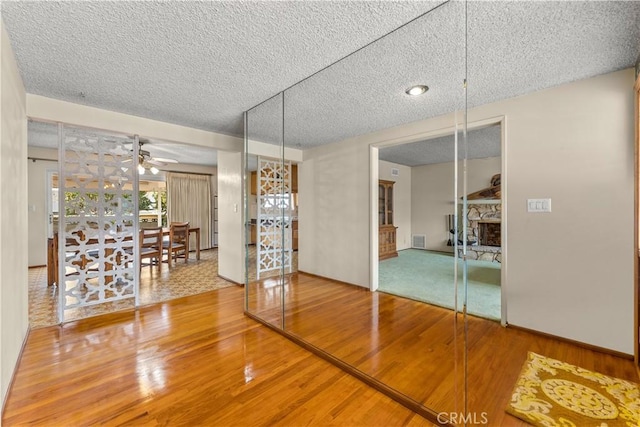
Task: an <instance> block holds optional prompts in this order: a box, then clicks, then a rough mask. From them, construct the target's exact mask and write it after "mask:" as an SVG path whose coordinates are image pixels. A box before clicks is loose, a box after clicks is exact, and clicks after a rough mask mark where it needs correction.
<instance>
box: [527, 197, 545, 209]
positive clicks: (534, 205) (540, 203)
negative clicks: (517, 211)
mask: <svg viewBox="0 0 640 427" xmlns="http://www.w3.org/2000/svg"><path fill="white" fill-rule="evenodd" d="M527 212H551V199H527Z"/></svg>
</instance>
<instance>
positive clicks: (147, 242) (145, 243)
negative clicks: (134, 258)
mask: <svg viewBox="0 0 640 427" xmlns="http://www.w3.org/2000/svg"><path fill="white" fill-rule="evenodd" d="M139 252H140V270H142V260H143V259H149V260H150V261H149V266H152V265H154V264H157V265H158V267H159V268H162V254H163V252H164V251H163V249H162V227H153V228H143V229H142V230H140V250H139Z"/></svg>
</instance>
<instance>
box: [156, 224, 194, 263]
mask: <svg viewBox="0 0 640 427" xmlns="http://www.w3.org/2000/svg"><path fill="white" fill-rule="evenodd" d="M162 247H163V249H164V250H166V251H167V262H168V263H169V267H171V260H172V259H173V260H175V261H177V259H178V256H179V255H178V253H180V252H181V253H182V255H180V256H184V262H185V263H186V262H187V261H188V259H189V223H188V222H172V223H171V224H170V225H169V240H168V241H164V242H162Z"/></svg>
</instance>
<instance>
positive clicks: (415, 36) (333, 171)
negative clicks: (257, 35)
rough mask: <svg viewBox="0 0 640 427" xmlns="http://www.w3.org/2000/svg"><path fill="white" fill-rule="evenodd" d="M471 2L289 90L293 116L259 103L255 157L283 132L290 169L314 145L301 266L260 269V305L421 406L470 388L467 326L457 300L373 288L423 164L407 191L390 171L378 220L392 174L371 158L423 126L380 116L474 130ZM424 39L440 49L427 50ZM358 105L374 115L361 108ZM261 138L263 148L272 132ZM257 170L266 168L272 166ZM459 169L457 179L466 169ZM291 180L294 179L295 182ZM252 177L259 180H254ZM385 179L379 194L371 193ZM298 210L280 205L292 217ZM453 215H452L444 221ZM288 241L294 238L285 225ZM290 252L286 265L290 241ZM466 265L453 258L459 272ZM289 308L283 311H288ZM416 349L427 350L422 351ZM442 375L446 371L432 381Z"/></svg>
mask: <svg viewBox="0 0 640 427" xmlns="http://www.w3.org/2000/svg"><path fill="white" fill-rule="evenodd" d="M463 6H464V5H463V4H462V3H459V2H451V3H447V4H443V5H441V6H439V7H438V8H436V9H434V10H432V11H431V12H430V13H427V14H426V15H424V16H422V17H420V18H418V19H416V20H415V21H413V22H410V23H408V24H407V25H405V26H403V27H401V28H399V29H398V30H396V31H395V32H393V33H391V34H389V35H387V36H386V37H384V38H382V39H380V40H378V41H376V42H375V43H373V44H371V45H369V46H367V47H365V48H364V49H362V50H360V51H358V52H355V53H354V54H352V55H350V56H348V57H347V58H345V59H343V60H341V61H339V62H337V63H336V64H333V65H332V66H331V67H329V68H327V69H325V70H323V71H322V72H320V73H318V74H316V75H314V76H312V77H310V78H308V79H306V80H304V81H302V82H300V83H299V84H297V85H295V86H293V87H291V88H289V89H287V90H286V91H285V92H284V93H283V94H282V101H283V103H284V117H281V116H280V112H281V111H282V107H283V106H282V104H281V103H280V100H279V97H274V98H272V99H271V100H269V101H267V102H265V103H263V104H261V105H259V106H257V107H256V108H254V109H252V110H250V111H248V113H247V138H246V141H247V146H246V151H247V158H248V159H251V158H254V157H255V158H263V157H264V156H263V154H264V153H260V152H259V149H258V148H256V146H257V144H259V143H263V142H266V143H269V142H271V141H277V139H278V137H279V136H280V137H282V138H283V140H284V146H285V147H286V148H289V149H291V150H290V152H287V150H286V149H285V150H284V152H283V162H282V164H281V167H282V170H283V171H287V170H288V163H289V162H291V161H292V158H293V157H294V153H293V152H294V151H295V150H298V151H301V150H304V159H303V162H302V163H301V164H299V165H298V168H297V181H298V188H299V192H297V193H296V194H297V199H298V200H296V207H297V213H298V216H297V217H296V218H297V219H299V225H298V227H297V229H299V232H300V239H299V244H298V250H297V251H293V253H295V254H296V255H297V261H298V268H299V270H300V272H299V274H293V275H290V274H288V271H284V274H283V275H282V276H281V277H280V278H267V279H263V278H262V277H257V276H256V277H255V278H254V277H253V276H251V275H249V277H248V286H247V298H248V311H249V312H250V313H251V314H254V315H256V316H258V317H260V318H261V319H263V320H266V321H268V322H269V323H270V324H271V325H274V326H276V327H279V328H283V329H284V330H285V331H286V332H288V333H290V334H293V335H295V336H297V337H299V338H301V339H302V340H304V341H305V342H306V343H308V344H311V345H312V346H314V347H316V348H317V349H320V350H322V351H324V352H327V353H328V354H330V355H331V356H332V357H336V358H338V359H340V360H342V361H343V362H345V363H347V364H348V365H350V366H351V367H352V368H353V369H355V370H357V371H359V372H360V373H363V374H365V375H367V376H369V377H371V378H373V379H374V380H376V381H378V382H380V383H381V384H386V385H387V386H389V387H392V388H393V389H394V390H396V391H397V392H398V393H399V394H401V395H404V396H406V397H408V398H409V399H411V400H413V401H415V402H417V403H418V404H419V405H424V406H425V407H428V408H435V409H437V410H438V411H442V412H444V411H448V412H451V411H454V410H455V407H456V402H458V401H461V399H462V393H461V392H462V386H461V383H462V378H463V375H462V372H463V371H462V365H461V362H462V355H463V353H464V352H463V345H464V342H463V341H461V340H457V339H456V335H457V334H456V329H455V328H456V325H455V322H456V317H455V316H454V315H453V312H452V311H450V310H447V309H442V308H440V307H435V308H434V307H431V306H428V305H426V304H424V303H423V302H419V301H414V300H411V299H407V298H398V297H396V296H392V295H389V294H386V293H381V292H371V290H375V285H374V281H375V282H377V277H376V278H375V279H374V278H373V277H372V274H371V271H370V270H372V269H374V270H376V271H377V266H374V265H373V264H374V263H375V264H376V265H377V263H378V260H379V258H380V257H379V247H380V246H378V245H373V242H374V241H378V242H379V235H380V233H381V231H380V230H379V225H383V226H387V228H390V229H392V230H393V231H396V229H397V228H398V227H400V226H399V225H398V226H396V223H397V224H402V226H401V230H400V232H401V233H403V235H405V236H410V234H411V222H410V208H408V207H406V206H405V208H404V210H402V209H400V211H401V214H400V215H399V216H398V215H396V214H394V212H393V210H394V206H395V207H397V206H398V203H407V202H409V200H403V198H402V197H399V198H396V197H394V196H393V191H398V194H401V195H402V196H404V195H405V194H404V193H406V192H409V193H410V192H411V179H410V174H408V175H406V176H403V177H398V178H397V179H396V180H395V181H400V179H404V182H402V183H399V185H398V188H397V189H395V190H394V189H393V185H392V183H393V182H395V181H394V180H387V181H388V182H389V186H388V187H387V188H386V189H385V190H384V192H385V194H386V196H385V202H384V203H386V204H387V206H386V208H385V210H386V213H385V219H384V221H383V223H384V224H378V218H379V215H378V210H379V208H380V207H379V205H378V201H379V197H378V188H379V183H380V182H381V181H380V180H381V179H382V176H378V175H379V174H378V172H375V173H372V172H374V171H372V170H371V168H370V165H371V164H374V165H375V168H374V169H375V171H377V170H378V158H377V154H375V155H374V156H372V157H370V147H371V146H372V144H383V143H386V144H389V141H392V140H397V139H402V140H406V141H410V140H415V138H416V136H415V135H414V134H415V133H416V132H415V131H414V132H411V131H405V130H403V131H402V132H401V133H393V132H389V130H387V129H383V128H381V127H380V123H386V124H388V123H395V124H398V125H400V124H403V123H407V122H414V121H416V120H420V119H424V118H426V117H430V116H434V115H440V114H443V113H449V114H448V116H447V117H446V118H445V119H444V120H442V122H441V123H442V125H443V126H446V128H447V132H453V131H454V130H455V129H461V127H462V125H463V121H464V114H463V111H462V110H461V109H462V108H464V77H465V75H464V70H465V68H464V7H463ZM445 35H446V38H447V40H448V42H447V43H434V40H438V39H441V38H442V37H445ZM425 52H428V53H429V55H428V56H430V57H432V58H439V59H440V61H437V62H436V61H424V60H420V61H417V60H416V58H419V57H424V53H425ZM381 58H384V60H381ZM426 80H428V81H426ZM416 84H427V85H430V86H431V87H430V89H429V91H428V92H427V93H426V94H425V95H426V96H424V97H422V98H421V97H413V96H411V95H408V94H407V93H405V91H406V90H407V89H408V88H409V87H410V86H413V85H416ZM390 88H392V90H390ZM452 111H453V113H452ZM354 116H359V117H361V118H362V120H357V121H354V120H350V119H349V118H350V117H354ZM283 118H284V128H283V129H281V128H280V127H279V126H280V125H281V124H282V122H283ZM279 131H283V134H282V135H280V134H279ZM367 134H370V135H367ZM460 134H461V135H462V132H461V133H460ZM361 135H367V136H366V137H361ZM358 138H362V139H361V140H357V139H358ZM419 138H421V139H426V137H423V136H420V137H419ZM459 139H462V138H459ZM252 143H253V144H254V146H253V147H252ZM327 143H329V145H327ZM329 147H331V148H329ZM328 148H329V149H328ZM260 149H264V147H263V146H262V145H260ZM445 150H446V151H447V156H448V159H449V162H450V163H451V164H453V163H454V161H455V158H456V157H455V156H456V153H457V150H456V147H455V144H454V143H453V141H452V142H451V143H449V144H448V146H447V147H446V148H445ZM376 153H377V151H376ZM271 158H272V159H275V158H277V157H276V156H272V157H271ZM248 163H249V162H248ZM274 167H275V165H274ZM252 174H254V175H255V172H254V171H251V170H248V169H247V170H246V177H247V179H248V180H252V178H251V175H252ZM257 175H258V177H260V172H259V166H258V172H257ZM283 175H287V174H286V173H284V174H283ZM451 177H452V180H453V177H454V175H453V172H452V173H451ZM258 181H259V180H258ZM281 184H283V185H284V188H286V182H284V181H283V182H282V183H281ZM252 185H253V184H251V183H248V184H247V187H248V188H250V187H251V186H252ZM257 187H258V192H257V193H258V194H257V195H256V196H255V197H256V200H255V202H254V200H253V197H252V195H251V191H250V190H249V191H248V193H249V202H248V206H249V207H250V208H251V209H253V208H252V206H253V204H254V203H255V204H256V206H257V209H256V211H257V213H253V212H249V213H248V215H247V218H249V221H252V220H253V216H255V217H256V218H257V222H258V228H260V223H261V221H262V219H261V214H260V208H261V207H260V204H261V202H260V200H261V199H264V197H265V196H266V194H267V193H268V189H267V190H265V189H262V190H261V189H260V186H259V185H258V186H257ZM400 187H402V188H400ZM372 190H373V192H375V193H376V195H375V197H374V196H373V195H372V194H370V193H372ZM447 190H448V199H447V203H448V205H447V208H448V213H450V214H454V213H455V209H454V208H453V207H454V206H455V200H454V199H455V194H454V186H453V185H449V186H448V189H447ZM288 197H289V196H288V194H287V192H286V191H281V192H280V198H281V199H288ZM298 203H299V204H298ZM287 215H289V213H282V215H281V219H282V222H283V224H285V230H286V229H287V227H288V225H286V220H287ZM445 219H446V216H442V218H441V220H442V221H443V227H444V226H445V224H444V221H445ZM372 221H374V222H373V223H372ZM371 225H373V227H371ZM456 228H457V227H456ZM296 231H298V230H296ZM456 231H457V230H456ZM389 239H390V243H396V244H397V248H396V252H397V250H403V249H409V248H410V244H411V242H410V239H409V238H404V239H402V241H400V242H395V241H396V237H395V236H391V237H389ZM248 241H249V242H250V244H249V245H248V254H249V257H248V259H249V264H248V266H247V270H248V271H249V272H250V271H253V269H255V268H258V269H259V268H260V262H259V259H257V260H256V261H254V259H256V258H252V256H253V255H252V251H255V252H259V251H260V249H261V248H262V247H263V246H264V247H272V246H273V245H274V244H273V243H272V242H270V241H269V240H268V239H265V238H261V237H260V236H257V240H256V241H255V244H252V243H253V242H254V241H253V237H251V236H249V238H248ZM283 241H284V242H285V244H287V245H289V243H288V241H287V238H286V236H285V239H284V240H283ZM380 255H382V256H383V257H384V254H380ZM283 259H284V260H285V266H286V253H285V256H283ZM450 259H451V260H453V257H451V258H450ZM453 269H454V264H453V262H452V263H451V264H450V266H449V270H450V272H452V271H453ZM278 280H280V281H278ZM446 280H447V282H448V283H447V286H446V288H447V290H446V291H445V292H446V293H448V294H449V296H450V299H451V300H455V298H454V297H453V295H454V293H455V283H454V280H455V275H454V274H452V273H451V274H449V275H448V276H447V279H446ZM270 285H273V286H270ZM372 287H373V289H372ZM267 301H268V303H267ZM280 309H282V312H281V314H282V316H283V317H282V319H280V318H278V314H277V313H278V310H280ZM460 325H462V322H461V323H460ZM462 330H463V329H462V327H461V326H460V331H462ZM402 349H404V350H407V351H402ZM415 354H423V355H428V357H427V358H426V359H424V358H415V357H413V356H412V355H415ZM421 378H431V381H423V380H422V379H421ZM434 378H441V379H442V380H441V381H433V379H434Z"/></svg>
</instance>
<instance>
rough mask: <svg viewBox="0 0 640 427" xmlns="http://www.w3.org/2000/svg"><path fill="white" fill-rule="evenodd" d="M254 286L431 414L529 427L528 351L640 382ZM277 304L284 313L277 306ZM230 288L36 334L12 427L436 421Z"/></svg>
mask: <svg viewBox="0 0 640 427" xmlns="http://www.w3.org/2000/svg"><path fill="white" fill-rule="evenodd" d="M275 284H277V279H268V280H264V281H263V282H261V283H260V284H259V285H250V290H251V298H250V303H251V304H250V305H251V307H252V308H253V309H255V310H256V312H258V313H260V314H261V315H263V316H266V317H270V318H273V319H275V320H278V321H282V320H284V324H285V328H286V329H287V331H289V332H291V333H294V334H296V335H297V336H299V337H302V338H304V340H305V341H307V342H308V343H310V344H312V345H314V346H316V347H320V348H323V349H325V350H326V351H328V352H329V353H331V354H333V355H334V356H338V357H340V358H341V359H343V360H345V361H347V362H349V363H350V364H351V365H353V366H354V367H356V368H357V369H358V370H360V371H362V372H365V373H367V374H369V375H371V376H373V377H374V378H377V379H379V380H381V381H383V382H385V383H386V384H388V385H390V386H392V387H394V388H395V389H397V390H398V391H400V392H401V393H403V394H405V395H407V396H410V397H412V398H413V399H414V400H416V401H418V402H420V403H422V404H424V405H425V406H427V407H429V408H432V409H434V410H435V411H443V412H455V413H460V412H462V411H464V410H465V408H464V406H463V405H462V392H463V389H464V387H465V384H464V381H463V374H464V364H463V357H464V351H463V350H464V347H465V345H466V347H467V349H468V372H467V386H468V390H469V394H468V396H469V397H468V407H467V409H466V412H467V413H471V414H474V413H475V414H477V415H476V419H480V420H482V418H481V416H482V413H485V414H486V418H487V419H488V424H487V425H490V426H498V425H508V426H511V425H514V426H523V425H525V424H524V423H523V422H521V421H519V420H518V419H516V418H514V417H512V416H510V415H508V414H506V413H505V411H504V409H505V407H506V405H507V403H508V401H509V398H510V396H511V392H512V388H513V385H514V383H515V381H516V378H517V376H518V374H519V372H520V369H521V367H522V365H523V363H524V361H525V358H526V355H527V352H528V351H534V352H536V353H539V354H542V355H545V356H548V357H552V358H556V359H560V360H563V361H566V362H569V363H573V364H576V365H578V366H582V367H584V368H587V369H592V370H596V371H598V372H601V373H604V374H607V375H611V376H615V377H619V378H624V379H627V380H631V381H636V382H637V381H638V377H637V373H636V370H635V367H634V364H633V362H632V361H631V360H626V359H621V358H619V357H616V356H613V355H609V354H604V353H600V352H597V351H593V350H590V349H586V348H582V347H578V346H576V345H574V344H570V343H567V342H560V341H557V340H554V339H551V338H549V337H543V336H539V335H536V334H531V333H529V332H526V331H522V330H515V329H508V328H507V329H505V328H503V327H501V326H500V325H499V324H498V323H496V322H492V321H487V320H484V319H480V318H473V317H470V318H469V319H468V320H469V322H468V325H467V328H468V331H469V335H468V339H467V340H466V344H465V340H464V338H463V335H462V331H463V328H464V323H463V322H462V321H460V318H461V316H460V315H458V320H456V323H455V326H456V327H457V330H456V332H455V333H454V315H453V313H452V312H451V311H449V310H445V309H441V308H438V307H432V306H429V305H426V304H424V303H420V302H416V301H411V300H407V299H403V298H399V297H395V296H392V295H388V294H383V293H371V292H369V291H367V290H364V289H360V288H357V287H354V286H350V285H346V284H342V283H337V282H333V281H329V280H325V279H321V278H318V277H315V276H310V275H305V274H293V275H291V276H290V277H289V278H288V279H287V281H286V283H285V287H284V290H285V295H284V296H285V298H286V301H285V302H286V307H287V310H286V312H285V315H284V319H283V318H282V316H280V315H279V314H278V311H277V307H278V306H279V304H280V302H281V295H280V290H279V289H280V288H279V287H277V286H274V285H275ZM274 305H275V307H274ZM242 310H243V289H242V288H238V287H231V288H225V289H220V290H218V291H213V292H208V293H204V294H200V295H196V296H192V297H187V298H182V299H178V300H173V301H169V302H165V303H161V304H157V305H153V306H147V307H143V308H141V309H139V310H138V311H137V312H132V311H129V312H121V313H116V314H110V315H104V316H100V317H96V318H91V319H85V320H81V321H77V322H74V323H69V324H66V325H64V326H62V327H58V326H54V327H49V328H42V329H37V330H32V331H31V333H30V335H29V337H28V340H27V344H26V348H25V350H24V353H23V357H22V360H21V362H20V365H19V367H18V369H17V373H16V377H15V382H14V384H13V387H12V389H11V391H10V394H9V397H8V400H7V403H6V407H5V412H4V414H3V419H2V421H3V424H4V425H7V426H12V425H26V424H29V425H51V426H59V425H64V426H67V425H89V424H106V425H172V426H173V425H215V426H227V425H229V426H244V425H264V426H267V425H268V426H271V425H285V426H290V425H295V426H297V425H306V424H310V425H338V426H355V425H363V426H390V425H430V424H429V423H428V422H427V421H426V420H425V419H423V418H421V417H420V416H418V415H416V414H414V413H413V412H411V411H409V410H408V409H406V408H404V407H402V406H401V405H400V404H398V403H396V402H394V401H392V400H391V399H389V398H388V397H386V396H384V395H382V394H381V393H379V392H377V391H375V390H374V389H372V388H370V387H368V386H366V385H365V384H363V383H361V382H359V381H358V380H356V379H355V378H353V377H351V376H349V375H347V374H345V373H344V372H342V371H340V370H339V369H338V368H336V367H334V366H333V365H330V364H329V363H327V362H325V361H324V360H322V359H320V358H318V357H316V356H314V355H313V354H311V353H309V352H307V351H306V350H303V349H302V348H301V347H298V346H297V345H295V344H293V343H292V342H291V341H289V340H287V339H285V338H283V337H282V336H280V335H279V334H277V333H275V332H273V331H271V330H270V329H268V328H267V327H265V326H263V325H261V324H259V323H257V322H255V321H253V320H251V319H250V318H248V317H246V316H244V315H243V313H242Z"/></svg>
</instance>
